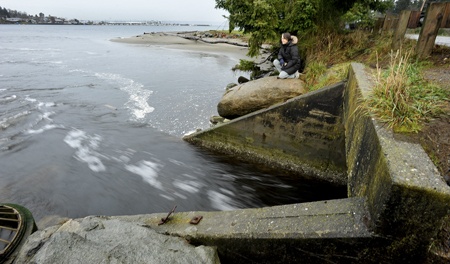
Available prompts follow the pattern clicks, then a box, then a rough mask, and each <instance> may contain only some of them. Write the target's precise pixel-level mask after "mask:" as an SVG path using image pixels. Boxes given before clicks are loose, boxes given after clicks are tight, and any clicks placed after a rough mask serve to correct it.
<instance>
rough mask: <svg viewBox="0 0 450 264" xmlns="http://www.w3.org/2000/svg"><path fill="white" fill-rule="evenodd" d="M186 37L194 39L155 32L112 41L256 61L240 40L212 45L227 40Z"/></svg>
mask: <svg viewBox="0 0 450 264" xmlns="http://www.w3.org/2000/svg"><path fill="white" fill-rule="evenodd" d="M185 37H193V36H190V35H187V34H183V33H165V32H153V33H144V34H142V35H138V36H133V37H128V38H116V39H111V41H114V42H121V43H128V44H141V45H152V46H161V47H165V48H169V49H180V50H186V51H197V52H206V53H216V54H226V55H228V56H230V57H233V58H236V59H245V60H255V58H250V57H248V56H247V52H248V48H247V47H243V45H246V43H243V42H240V41H238V40H230V41H229V43H228V44H227V43H214V44H212V43H213V42H226V41H227V40H222V39H215V38H205V39H202V40H194V39H186V38H185ZM205 41H206V42H205ZM207 42H212V43H207ZM236 44H237V45H236Z"/></svg>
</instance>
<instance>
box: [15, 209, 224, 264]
mask: <svg viewBox="0 0 450 264" xmlns="http://www.w3.org/2000/svg"><path fill="white" fill-rule="evenodd" d="M15 263H41V264H46V263H48V264H50V263H183V264H184V263H212V264H216V263H220V260H219V258H218V255H217V251H216V249H215V248H212V247H205V246H198V247H195V246H193V245H190V244H188V243H187V242H186V240H184V239H182V238H180V237H174V236H168V235H163V234H159V233H157V232H156V231H155V230H153V229H151V228H149V227H146V226H142V224H141V223H133V222H128V221H122V220H120V218H117V219H116V218H114V217H101V216H90V217H86V218H82V219H72V220H69V221H67V222H66V223H64V224H62V225H59V226H52V227H49V228H46V229H44V230H42V231H37V232H35V233H34V234H32V235H31V236H30V237H29V238H28V240H27V241H26V243H25V244H24V246H23V247H22V248H21V250H20V252H19V255H18V257H17V258H16V261H15Z"/></svg>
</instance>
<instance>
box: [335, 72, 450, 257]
mask: <svg viewBox="0 0 450 264" xmlns="http://www.w3.org/2000/svg"><path fill="white" fill-rule="evenodd" d="M372 86H373V84H372V83H371V82H370V81H369V80H368V78H367V76H366V73H365V69H364V67H363V65H361V64H352V66H351V70H350V74H349V82H348V86H347V89H346V92H345V102H344V111H345V115H344V116H345V120H344V124H345V133H346V153H347V166H348V179H349V182H348V195H349V197H366V200H367V207H368V210H369V213H370V215H371V216H372V218H371V220H370V227H371V228H372V229H373V230H374V232H375V233H377V234H380V235H383V236H388V237H390V238H392V240H393V241H392V243H391V245H390V247H389V250H392V251H395V252H397V253H396V254H398V256H399V257H400V259H398V260H399V261H405V260H407V259H409V258H410V259H409V260H414V261H416V260H418V259H420V258H421V257H424V254H426V252H427V249H428V247H429V245H430V243H431V242H432V238H433V237H435V236H436V234H437V232H438V230H439V228H440V227H441V225H442V220H443V218H444V217H445V216H446V215H448V214H449V212H450V187H449V186H448V185H447V184H446V183H445V181H444V179H443V178H442V176H441V175H440V174H439V172H438V170H437V168H436V167H435V166H434V164H433V163H432V161H431V160H430V158H429V157H428V155H427V154H426V153H425V151H424V150H423V149H422V147H421V146H420V145H418V144H412V143H408V142H404V141H400V140H396V139H395V138H394V135H393V134H392V131H391V130H390V129H387V128H386V127H385V126H383V125H382V124H379V123H378V122H377V121H376V120H375V119H373V118H372V116H369V115H368V114H367V113H365V112H367V111H364V110H363V109H362V108H361V107H358V106H359V105H360V104H359V101H360V100H361V98H366V97H367V96H368V92H369V90H370V89H371V87H372ZM411 251H413V252H411Z"/></svg>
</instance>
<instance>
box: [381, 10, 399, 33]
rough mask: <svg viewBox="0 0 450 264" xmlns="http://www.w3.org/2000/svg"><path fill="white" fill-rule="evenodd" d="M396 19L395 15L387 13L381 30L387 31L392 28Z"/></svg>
mask: <svg viewBox="0 0 450 264" xmlns="http://www.w3.org/2000/svg"><path fill="white" fill-rule="evenodd" d="M396 19H397V16H396V15H394V14H387V15H386V17H385V19H384V23H383V31H384V32H389V31H390V30H391V29H392V27H393V25H394V24H395V22H396Z"/></svg>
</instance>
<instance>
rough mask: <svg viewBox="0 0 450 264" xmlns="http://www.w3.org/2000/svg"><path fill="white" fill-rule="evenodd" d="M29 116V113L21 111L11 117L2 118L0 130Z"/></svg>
mask: <svg viewBox="0 0 450 264" xmlns="http://www.w3.org/2000/svg"><path fill="white" fill-rule="evenodd" d="M29 114H31V112H30V111H23V112H20V113H17V114H15V115H13V116H9V117H4V118H3V119H2V120H0V130H2V129H6V128H8V127H9V126H11V125H14V124H17V123H18V122H19V121H20V120H21V119H22V118H23V117H25V116H28V115H29Z"/></svg>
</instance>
